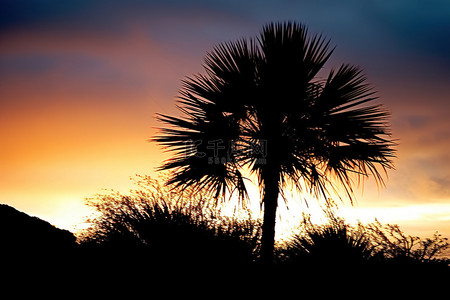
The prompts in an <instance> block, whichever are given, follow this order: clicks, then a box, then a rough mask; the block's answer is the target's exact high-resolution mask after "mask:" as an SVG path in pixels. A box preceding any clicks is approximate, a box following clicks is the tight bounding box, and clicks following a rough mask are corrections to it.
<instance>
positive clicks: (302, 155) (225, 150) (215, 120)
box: [154, 22, 395, 264]
mask: <svg viewBox="0 0 450 300" xmlns="http://www.w3.org/2000/svg"><path fill="white" fill-rule="evenodd" d="M332 52H333V48H332V47H330V42H329V41H328V40H326V39H325V38H324V37H323V36H322V35H317V34H309V32H308V30H307V28H306V26H304V25H302V24H298V23H295V22H284V23H269V24H267V25H266V26H264V27H263V29H262V30H261V33H260V35H259V36H257V37H256V38H250V39H246V38H243V39H239V40H238V41H234V42H227V43H222V44H219V45H218V46H216V47H215V48H214V49H213V50H212V51H211V52H209V53H208V54H207V55H206V57H205V64H204V69H205V74H199V75H195V76H191V77H188V78H186V79H185V80H183V85H182V89H181V91H180V96H179V101H178V108H179V109H180V112H181V114H182V116H181V117H178V116H170V115H158V117H159V120H161V121H162V122H163V123H164V125H165V126H167V127H165V128H162V129H161V134H160V135H159V136H157V137H155V138H154V140H155V141H157V142H159V143H160V144H161V145H163V146H164V147H166V149H167V150H169V151H171V152H172V153H173V156H172V158H170V159H168V160H167V161H166V162H165V163H164V164H163V165H162V167H161V169H162V170H174V171H175V172H173V176H172V177H171V178H170V179H169V180H168V183H169V184H173V185H176V186H179V187H187V186H189V187H196V188H198V189H200V190H202V191H205V192H206V191H208V192H210V193H211V194H212V195H213V196H214V197H216V198H218V197H226V195H227V194H228V193H232V192H236V193H237V194H238V195H239V197H240V198H241V199H242V200H245V199H246V197H247V189H246V185H245V181H244V179H245V175H243V173H242V172H243V170H245V169H249V170H250V171H251V172H252V173H253V174H255V175H256V177H257V184H258V185H259V187H260V189H261V203H262V204H263V205H264V220H263V229H262V240H261V248H262V251H261V256H262V257H263V258H265V259H264V260H265V262H266V263H267V264H271V263H272V261H273V249H274V237H275V219H276V210H277V207H278V197H279V195H283V189H284V188H285V187H286V186H287V183H292V185H293V186H295V187H296V188H297V189H298V190H300V191H304V190H309V191H310V192H311V193H313V194H314V195H316V196H324V197H325V199H326V198H328V192H329V190H335V187H336V185H340V186H341V187H343V189H344V190H345V191H346V194H347V195H348V196H349V197H350V199H351V197H352V186H353V182H354V180H353V179H354V177H357V178H358V179H360V177H367V176H369V175H373V177H374V178H375V180H377V182H380V183H383V178H382V174H383V171H386V170H387V169H390V168H392V158H393V157H394V155H395V150H394V146H395V143H394V142H393V140H392V139H391V137H390V129H389V123H388V117H389V112H388V111H387V110H385V109H384V108H383V107H382V106H381V105H380V104H377V103H375V102H374V100H375V99H376V96H375V92H374V91H373V89H372V87H371V86H370V85H369V84H368V83H367V79H366V77H365V76H364V75H363V74H362V71H361V69H359V68H358V67H355V66H351V65H348V64H342V65H341V66H340V67H339V68H337V69H332V70H331V71H330V72H329V75H328V76H327V77H326V78H323V79H322V78H320V77H319V76H318V73H319V71H321V70H322V69H323V67H324V65H325V63H326V62H327V61H328V59H329V58H330V56H331V54H332Z"/></svg>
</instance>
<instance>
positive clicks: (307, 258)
mask: <svg viewBox="0 0 450 300" xmlns="http://www.w3.org/2000/svg"><path fill="white" fill-rule="evenodd" d="M325 213H326V216H327V218H328V222H327V223H326V224H323V225H317V224H313V223H312V222H311V218H310V216H308V215H305V216H304V218H303V220H302V222H301V225H300V226H299V229H298V232H297V233H295V234H294V235H293V236H292V238H291V239H290V240H289V241H287V242H286V243H285V244H284V245H282V246H281V247H279V248H278V255H277V258H278V264H279V265H280V266H282V267H284V268H287V269H288V270H292V269H296V268H300V269H301V268H305V269H306V271H316V272H317V271H319V272H338V273H339V272H340V273H345V274H347V273H353V278H355V277H356V278H357V277H358V276H374V277H375V276H379V275H380V274H382V275H383V276H385V277H392V276H406V277H408V278H410V276H414V277H416V278H426V276H430V274H429V273H431V276H432V277H439V276H442V275H443V276H447V277H444V278H448V276H450V268H449V263H450V260H449V257H448V254H449V252H448V250H449V249H450V244H449V243H448V239H447V238H444V237H442V236H441V235H439V234H438V233H436V234H435V235H434V236H433V237H431V238H425V239H422V238H420V237H417V236H411V235H407V234H405V233H404V232H403V231H402V230H401V229H400V227H399V226H398V225H392V224H384V225H383V224H381V223H380V222H379V221H377V220H375V221H374V222H373V223H369V224H362V223H359V224H356V225H351V224H348V223H346V221H345V220H344V219H343V218H341V217H340V216H338V214H337V213H336V211H335V210H333V209H332V208H331V206H328V207H327V209H326V210H325ZM380 272H381V273H380Z"/></svg>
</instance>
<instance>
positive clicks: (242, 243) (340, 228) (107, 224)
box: [79, 177, 449, 280]
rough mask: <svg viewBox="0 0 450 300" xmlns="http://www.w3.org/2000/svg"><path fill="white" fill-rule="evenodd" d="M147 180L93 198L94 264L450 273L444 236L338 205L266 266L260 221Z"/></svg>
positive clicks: (303, 227) (86, 247)
mask: <svg viewBox="0 0 450 300" xmlns="http://www.w3.org/2000/svg"><path fill="white" fill-rule="evenodd" d="M139 183H140V187H141V189H140V190H134V191H132V192H131V193H130V194H129V195H123V194H120V193H114V192H113V193H110V194H106V195H98V196H97V197H96V198H94V199H90V200H89V205H91V206H92V207H94V208H95V209H96V210H97V214H96V216H94V217H93V218H92V219H91V220H90V224H91V227H90V228H88V229H86V230H84V231H83V232H82V233H80V235H79V243H80V251H81V252H82V253H84V254H87V255H85V256H84V257H85V258H87V261H90V262H91V263H93V264H94V265H95V264H97V265H98V264H99V262H100V265H101V266H102V267H103V268H107V269H108V268H111V266H114V267H113V271H115V272H117V270H124V269H125V270H127V269H129V268H132V269H133V270H136V269H139V270H141V269H150V270H153V271H154V270H165V271H167V270H170V271H171V272H175V273H178V274H179V273H181V274H186V272H187V273H189V272H190V273H191V274H194V273H195V272H214V273H218V274H222V275H223V274H227V272H233V273H236V272H242V271H244V270H245V272H248V273H246V274H247V275H248V276H257V275H258V274H259V275H261V274H260V273H259V272H260V271H261V272H269V273H267V274H266V276H268V277H266V279H267V278H273V276H275V277H277V278H278V280H281V278H287V277H289V278H290V279H293V278H298V279H302V280H303V279H305V278H306V277H308V276H309V274H317V273H321V272H341V273H342V272H344V273H345V272H353V273H354V275H355V276H357V275H356V274H360V275H361V274H365V276H368V275H374V276H375V274H378V273H379V272H380V271H381V272H387V273H386V274H387V275H389V274H397V275H398V274H407V270H409V271H411V270H414V272H419V275H420V276H423V275H424V274H425V273H422V272H433V273H434V274H435V275H436V274H438V273H437V272H439V274H447V275H448V274H449V273H448V272H449V268H448V263H449V261H448V260H446V259H444V258H443V257H441V256H440V255H441V254H444V252H445V250H448V248H449V243H448V241H447V239H445V238H443V237H441V236H440V235H438V234H436V235H435V236H434V237H432V238H428V239H421V238H419V237H412V236H409V235H406V234H404V233H403V232H402V230H401V229H400V228H399V227H398V226H397V225H389V224H386V225H382V224H381V223H379V222H378V221H376V222H373V223H371V224H355V225H350V224H348V223H346V221H345V220H344V219H343V218H341V217H339V216H338V214H337V213H336V211H335V210H334V209H332V208H331V207H328V208H327V210H326V214H327V217H328V223H326V224H322V225H318V224H314V223H313V222H312V221H311V218H310V217H309V216H307V215H305V217H304V218H303V220H302V222H301V224H300V225H299V227H298V228H297V229H296V231H295V232H294V233H293V235H292V237H291V238H290V239H289V240H287V241H285V242H284V243H281V244H279V245H277V247H276V251H275V252H276V255H275V262H276V263H275V265H274V266H272V267H271V268H267V266H265V267H263V266H261V265H260V264H259V262H260V238H261V235H260V233H261V221H260V220H256V219H254V218H252V217H251V216H250V215H245V216H242V217H240V216H238V215H233V216H226V215H224V214H222V213H221V210H220V209H219V208H218V206H217V205H216V203H214V202H211V201H208V199H207V198H205V197H204V195H201V194H199V193H194V192H193V191H192V190H182V189H169V188H168V187H166V186H163V185H161V184H160V183H159V181H158V180H154V179H151V178H149V177H142V178H141V180H140V182H139ZM424 270H425V271H424ZM409 271H408V272H409ZM395 272H397V273H395ZM196 274H197V273H196ZM281 274H282V275H281ZM387 275H386V276H387ZM419 275H417V276H419ZM361 276H362V275H361Z"/></svg>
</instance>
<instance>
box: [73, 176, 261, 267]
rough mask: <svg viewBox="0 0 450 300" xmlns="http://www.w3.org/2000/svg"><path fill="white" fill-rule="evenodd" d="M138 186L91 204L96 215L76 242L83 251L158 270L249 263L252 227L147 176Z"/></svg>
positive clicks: (255, 231) (255, 233)
mask: <svg viewBox="0 0 450 300" xmlns="http://www.w3.org/2000/svg"><path fill="white" fill-rule="evenodd" d="M140 184H141V186H142V185H144V186H145V189H144V190H139V191H133V192H132V194H131V195H122V194H120V193H112V194H109V195H98V196H97V197H96V198H95V199H90V201H89V205H91V206H93V207H94V208H95V209H96V211H97V214H98V215H97V217H96V218H93V219H91V220H90V221H89V222H90V223H91V227H90V228H88V229H86V230H84V231H83V232H82V233H81V234H80V236H79V241H80V245H81V246H82V248H83V249H85V251H87V250H86V249H88V250H89V251H91V252H92V251H94V252H95V251H96V250H97V251H98V253H103V254H105V253H108V254H109V255H110V257H113V259H114V261H115V262H117V261H118V260H119V261H120V260H123V259H125V260H127V261H128V263H130V261H129V258H130V257H132V260H133V261H134V262H133V263H139V264H150V265H152V266H153V267H163V268H168V267H177V268H205V267H207V268H220V267H224V266H227V267H232V266H234V267H236V266H246V265H249V264H250V263H252V262H253V261H254V259H255V257H256V253H257V251H256V250H257V247H258V245H259V235H260V226H259V224H258V222H257V221H253V220H251V219H249V218H248V217H247V218H246V219H243V220H240V219H239V218H237V217H236V216H233V217H226V216H224V215H222V214H221V213H220V210H215V209H214V208H215V207H216V206H215V205H213V204H212V203H210V202H209V201H208V200H207V199H205V198H204V197H202V195H201V194H198V193H197V194H193V193H191V191H189V190H181V189H178V190H169V189H168V188H166V187H163V186H161V185H160V184H159V183H158V181H157V180H153V179H151V178H150V177H148V176H147V177H143V178H142V180H141V181H140ZM113 263H114V262H113Z"/></svg>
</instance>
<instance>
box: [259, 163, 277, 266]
mask: <svg viewBox="0 0 450 300" xmlns="http://www.w3.org/2000/svg"><path fill="white" fill-rule="evenodd" d="M264 173H265V176H264V196H263V203H264V220H263V225H262V237H261V260H262V263H263V264H265V265H271V264H272V263H273V259H274V244H275V223H276V214H277V206H278V193H279V187H278V180H279V178H278V176H279V174H278V172H276V171H275V170H273V169H272V170H270V169H269V168H267V169H266V171H265V172H264Z"/></svg>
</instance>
